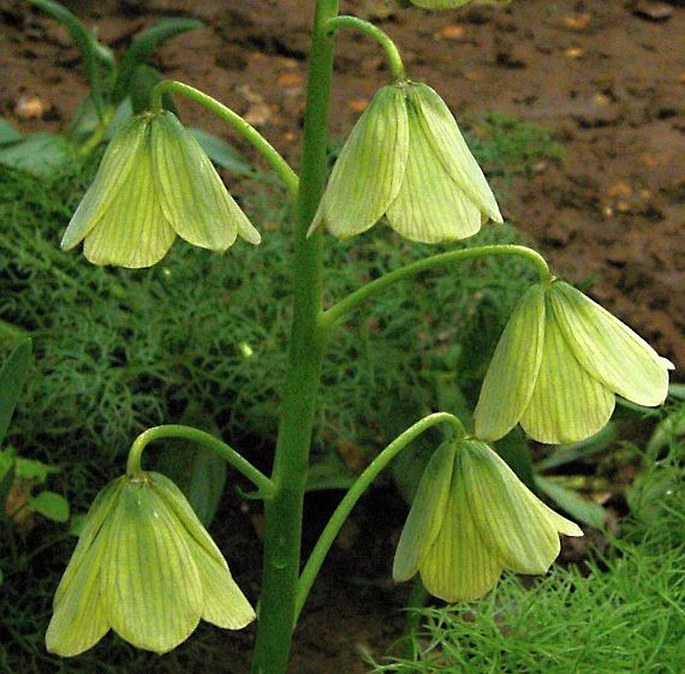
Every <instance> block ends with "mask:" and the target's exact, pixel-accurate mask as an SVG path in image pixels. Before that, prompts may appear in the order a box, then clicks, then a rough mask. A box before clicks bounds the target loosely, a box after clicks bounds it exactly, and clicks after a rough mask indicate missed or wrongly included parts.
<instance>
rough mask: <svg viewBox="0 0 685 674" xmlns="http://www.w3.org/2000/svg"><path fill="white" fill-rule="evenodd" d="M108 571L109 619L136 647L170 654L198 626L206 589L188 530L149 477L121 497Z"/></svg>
mask: <svg viewBox="0 0 685 674" xmlns="http://www.w3.org/2000/svg"><path fill="white" fill-rule="evenodd" d="M102 574H103V601H104V604H105V606H106V608H107V612H108V617H109V622H110V624H111V625H112V628H113V629H114V630H115V631H116V632H117V633H118V634H119V635H120V636H121V637H122V638H123V639H125V640H126V641H128V642H129V643H131V644H133V645H134V646H136V647H138V648H143V649H145V650H150V651H155V652H157V653H165V652H167V651H169V650H171V649H172V648H174V647H176V646H178V644H180V643H181V642H182V641H184V640H185V639H186V638H187V637H188V636H189V635H190V633H191V632H192V631H193V630H194V629H195V627H196V626H197V624H198V622H199V620H200V616H201V615H202V607H203V594H202V586H201V583H200V576H199V573H198V571H197V566H196V564H195V562H194V561H193V558H192V556H191V553H190V548H189V546H188V544H187V542H186V533H185V529H184V527H183V526H182V525H181V524H180V523H179V521H178V519H177V518H176V517H175V515H174V514H173V513H172V512H171V511H170V510H169V508H168V507H167V505H166V504H165V503H164V502H163V501H162V500H161V499H160V498H159V497H158V496H157V494H156V493H155V491H154V490H153V489H152V487H151V485H150V484H149V483H148V482H147V480H146V479H145V478H144V477H141V478H140V479H139V480H131V481H129V482H128V483H127V484H126V489H125V490H124V491H122V494H121V496H120V498H119V500H118V503H117V509H116V511H115V512H114V513H113V523H112V530H111V534H110V545H109V546H108V550H107V559H106V562H105V563H104V565H103V570H102Z"/></svg>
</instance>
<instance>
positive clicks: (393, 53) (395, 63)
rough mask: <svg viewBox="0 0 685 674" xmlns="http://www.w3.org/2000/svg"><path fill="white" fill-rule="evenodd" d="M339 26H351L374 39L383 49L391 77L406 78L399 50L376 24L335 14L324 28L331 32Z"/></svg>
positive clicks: (354, 17)
mask: <svg viewBox="0 0 685 674" xmlns="http://www.w3.org/2000/svg"><path fill="white" fill-rule="evenodd" d="M339 28H353V29H355V30H358V31H361V32H362V33H364V34H365V35H368V36H369V37H370V38H372V39H374V40H376V42H378V44H380V45H381V47H383V49H385V53H386V56H387V57H388V63H389V64H390V70H391V72H392V74H393V77H394V78H395V79H396V80H404V79H406V75H405V72H404V64H403V63H402V57H401V56H400V52H399V50H398V49H397V45H396V44H395V43H394V42H393V41H392V38H391V37H390V36H389V35H388V34H387V33H385V32H384V31H382V30H381V29H380V28H378V27H377V26H374V25H373V24H372V23H369V22H368V21H364V19H358V18H357V17H356V16H336V17H335V18H334V19H331V20H330V21H328V23H327V24H326V29H327V30H328V31H329V32H331V33H333V32H335V31H336V30H338V29H339Z"/></svg>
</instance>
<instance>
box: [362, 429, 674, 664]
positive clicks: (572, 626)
mask: <svg viewBox="0 0 685 674" xmlns="http://www.w3.org/2000/svg"><path fill="white" fill-rule="evenodd" d="M683 458H685V444H683V443H682V442H681V443H680V444H678V445H675V446H673V447H672V449H671V452H670V453H669V455H668V457H666V458H665V459H662V460H660V461H657V462H655V461H653V460H652V461H651V462H650V463H649V466H648V467H647V469H646V471H645V472H644V474H643V475H642V477H641V478H640V479H639V480H638V482H637V483H636V484H637V487H636V488H640V483H643V484H646V485H653V484H654V483H655V482H656V483H659V482H661V481H663V480H664V479H667V480H668V482H669V484H670V489H669V490H666V491H663V492H661V493H660V495H659V496H656V494H655V493H654V492H651V498H650V499H649V503H650V509H649V519H648V521H645V520H644V519H632V520H627V521H626V522H625V523H624V524H623V529H622V535H621V537H620V538H618V539H616V540H613V541H612V543H611V546H610V548H609V550H608V551H607V552H606V553H604V554H599V553H594V554H593V555H592V556H591V559H590V560H589V561H588V562H587V564H586V568H577V567H569V568H561V567H556V568H554V569H553V571H552V572H551V573H550V574H549V575H548V576H547V577H545V578H544V579H543V580H541V581H540V582H536V583H535V584H534V585H533V586H532V587H526V586H524V585H522V584H521V582H520V581H519V580H518V579H517V578H516V577H514V576H510V577H509V578H507V579H506V580H505V581H504V582H503V583H501V584H500V585H499V586H498V587H497V588H496V590H494V591H493V592H492V593H491V594H489V595H488V596H486V597H485V598H484V599H482V600H480V601H478V602H476V603H474V604H458V605H455V606H447V607H442V608H430V609H425V610H423V611H421V619H422V622H423V627H422V629H421V630H420V633H419V634H416V635H414V636H413V637H412V639H411V640H410V644H409V647H410V648H411V652H412V653H413V655H412V657H409V658H398V659H392V660H391V661H386V663H385V664H381V663H376V664H375V667H374V669H373V672H374V674H380V673H381V672H386V673H390V672H392V673H394V674H409V673H411V674H457V673H461V672H466V671H468V672H526V674H566V673H567V672H593V674H594V673H596V674H614V673H615V672H654V673H655V674H656V673H657V672H658V673H659V674H679V673H680V672H682V671H685V649H683V645H684V644H685V611H684V609H683V606H685V571H683V564H682V562H683V558H684V557H685V472H684V469H683V463H682V462H683Z"/></svg>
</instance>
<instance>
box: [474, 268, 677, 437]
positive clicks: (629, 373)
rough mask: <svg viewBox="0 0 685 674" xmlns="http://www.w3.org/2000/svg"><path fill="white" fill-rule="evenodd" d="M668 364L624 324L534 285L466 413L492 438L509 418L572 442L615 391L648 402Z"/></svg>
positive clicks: (564, 292) (587, 432) (601, 415)
mask: <svg viewBox="0 0 685 674" xmlns="http://www.w3.org/2000/svg"><path fill="white" fill-rule="evenodd" d="M669 369H673V364H672V363H670V362H669V361H668V360H666V359H665V358H662V357H661V356H659V355H658V354H657V353H656V351H654V349H653V348H652V347H651V346H649V344H647V342H645V341H644V340H643V339H642V338H641V337H639V336H638V335H637V334H636V333H635V332H633V331H632V330H631V329H630V328H629V327H628V326H627V325H625V324H624V323H622V322H621V321H619V320H618V319H617V318H615V317H614V316H612V315H611V314H610V313H609V312H608V311H606V309H604V308H602V307H601V306H599V305H598V304H597V303H595V302H593V301H592V300H591V299H590V298H588V297H587V296H585V295H584V294H583V293H581V292H580V291H579V290H576V289H575V288H573V287H572V286H570V285H568V284H567V283H564V282H563V281H553V282H552V283H550V284H545V285H540V284H537V285H534V286H533V287H532V288H530V289H529V290H528V292H527V293H526V294H525V295H524V296H523V297H522V298H521V300H520V301H519V303H518V305H517V306H516V308H515V309H514V312H513V314H512V315H511V318H510V319H509V322H508V323H507V325H506V327H505V329H504V332H503V333H502V337H501V338H500V341H499V343H498V345H497V349H496V350H495V354H494V356H493V358H492V362H491V363H490V366H489V368H488V371H487V373H486V375H485V380H484V382H483V388H482V389H481V393H480V398H479V400H478V405H477V406H476V410H475V413H474V417H475V422H476V434H477V435H478V437H481V438H484V439H486V440H497V439H498V438H501V437H502V436H504V435H506V433H508V432H509V431H510V430H511V429H512V428H513V427H514V426H515V425H516V424H517V423H520V424H521V426H522V428H523V429H524V430H525V431H526V433H528V435H530V436H531V437H532V438H534V439H535V440H538V441H539V442H545V443H550V444H565V443H570V442H577V441H579V440H583V439H584V438H587V437H589V436H591V435H593V434H594V433H596V432H597V431H599V430H600V429H601V428H602V427H603V426H604V425H605V424H606V423H607V421H608V420H609V418H610V417H611V414H612V412H613V410H614V406H615V403H616V401H615V394H618V395H620V396H622V397H624V398H626V399H628V400H631V401H632V402H634V403H636V404H638V405H645V406H648V407H655V406H657V405H660V404H661V403H662V402H663V401H664V400H665V399H666V395H667V394H668V370H669Z"/></svg>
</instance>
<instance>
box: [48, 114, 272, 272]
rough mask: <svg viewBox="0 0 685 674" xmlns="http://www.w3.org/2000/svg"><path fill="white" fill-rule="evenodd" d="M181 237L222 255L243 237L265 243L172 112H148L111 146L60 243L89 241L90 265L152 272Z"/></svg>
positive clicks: (129, 124)
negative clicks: (114, 266)
mask: <svg viewBox="0 0 685 674" xmlns="http://www.w3.org/2000/svg"><path fill="white" fill-rule="evenodd" d="M176 235H178V236H180V237H181V238H182V239H185V240H186V241H188V243H191V244H193V245H195V246H200V247H202V248H208V249H209V250H213V251H220V252H223V251H225V250H226V249H228V248H229V247H230V246H231V245H233V243H234V242H235V240H236V237H237V236H238V235H240V236H241V237H242V238H243V239H246V240H247V241H249V242H250V243H253V244H257V243H259V241H260V236H259V233H258V232H257V230H256V229H255V228H254V227H253V226H252V225H251V224H250V221H249V220H248V219H247V217H246V215H245V214H244V213H243V212H242V211H241V210H240V207H239V206H238V204H236V202H235V201H234V199H233V198H232V197H231V195H230V194H229V193H228V192H227V191H226V188H225V187H224V184H223V183H222V182H221V179H220V178H219V176H218V174H217V172H216V170H215V169H214V167H213V166H212V164H211V162H210V160H209V158H208V157H207V155H206V154H205V153H204V151H203V150H202V148H201V147H200V145H199V144H198V142H197V141H196V140H195V139H194V138H193V137H192V136H191V135H190V133H189V132H188V131H186V129H185V128H184V127H183V126H182V125H181V123H180V122H179V121H178V119H177V118H176V117H175V116H174V114H173V113H171V112H168V111H163V112H160V113H145V114H143V115H138V116H136V117H134V118H132V119H131V120H128V121H127V122H125V123H124V124H123V125H122V126H121V128H120V129H119V131H118V132H117V133H116V135H115V136H114V138H113V139H112V141H111V142H110V144H109V146H108V148H107V151H106V152H105V156H104V157H103V159H102V163H101V164H100V168H99V169H98V172H97V175H96V176H95V180H94V181H93V184H92V185H91V186H90V188H89V189H88V191H87V192H86V195H85V196H84V198H83V200H82V201H81V203H80V205H79V207H78V209H77V210H76V213H74V216H73V217H72V219H71V222H70V223H69V226H68V227H67V230H66V231H65V233H64V237H63V238H62V244H61V245H62V248H63V249H65V250H70V249H71V248H74V247H75V246H77V245H78V244H79V243H80V242H81V241H84V246H83V250H84V253H85V255H86V257H87V258H88V260H90V261H91V262H93V263H94V264H99V265H105V264H110V265H118V266H121V267H130V268H140V267H149V266H151V265H153V264H155V263H157V262H159V260H161V259H162V258H163V257H164V255H166V253H167V252H168V250H169V248H170V247H171V244H172V243H173V241H174V239H175V238H176Z"/></svg>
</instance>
